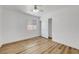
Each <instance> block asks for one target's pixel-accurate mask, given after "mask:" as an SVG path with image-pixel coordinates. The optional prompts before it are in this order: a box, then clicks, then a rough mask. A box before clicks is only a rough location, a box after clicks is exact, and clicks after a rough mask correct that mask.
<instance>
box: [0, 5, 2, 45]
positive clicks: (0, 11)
mask: <svg viewBox="0 0 79 59" xmlns="http://www.w3.org/2000/svg"><path fill="white" fill-rule="evenodd" d="M1 42H2V7H1V6H0V46H1Z"/></svg>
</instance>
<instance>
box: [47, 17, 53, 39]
mask: <svg viewBox="0 0 79 59" xmlns="http://www.w3.org/2000/svg"><path fill="white" fill-rule="evenodd" d="M48 38H49V39H52V18H49V19H48Z"/></svg>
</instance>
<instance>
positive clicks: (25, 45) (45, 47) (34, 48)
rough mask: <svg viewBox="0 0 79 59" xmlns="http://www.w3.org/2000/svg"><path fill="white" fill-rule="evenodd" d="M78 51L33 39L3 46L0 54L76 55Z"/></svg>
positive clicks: (47, 40) (37, 38)
mask: <svg viewBox="0 0 79 59" xmlns="http://www.w3.org/2000/svg"><path fill="white" fill-rule="evenodd" d="M78 53H79V50H77V49H75V48H71V47H68V46H65V45H63V44H60V43H57V42H54V41H52V40H51V39H45V38H43V37H35V38H31V39H28V40H23V41H19V42H15V43H10V44H6V45H3V46H2V47H1V48H0V54H78Z"/></svg>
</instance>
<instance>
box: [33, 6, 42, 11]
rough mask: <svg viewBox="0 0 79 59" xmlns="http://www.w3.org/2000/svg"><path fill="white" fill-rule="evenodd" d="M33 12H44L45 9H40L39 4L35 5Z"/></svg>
mask: <svg viewBox="0 0 79 59" xmlns="http://www.w3.org/2000/svg"><path fill="white" fill-rule="evenodd" d="M32 11H33V12H43V10H41V9H39V8H38V6H37V5H34V7H33V10H32Z"/></svg>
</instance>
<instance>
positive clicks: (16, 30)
mask: <svg viewBox="0 0 79 59" xmlns="http://www.w3.org/2000/svg"><path fill="white" fill-rule="evenodd" d="M2 18H3V19H2V20H3V24H2V25H3V39H2V43H3V44H4V43H9V42H15V41H18V40H22V39H23V40H24V39H27V38H31V37H36V36H39V35H40V30H39V17H36V16H32V15H29V14H25V13H23V12H20V11H16V10H12V9H8V8H5V7H4V8H3V14H2ZM33 19H35V20H36V27H37V28H36V29H35V30H27V25H28V24H29V23H31V22H33Z"/></svg>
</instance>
